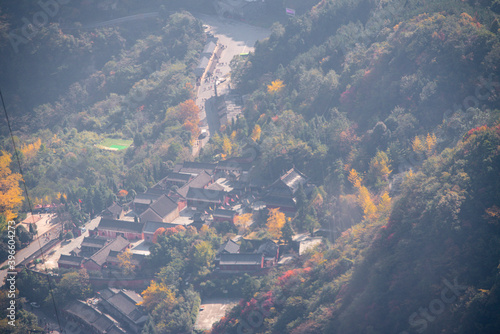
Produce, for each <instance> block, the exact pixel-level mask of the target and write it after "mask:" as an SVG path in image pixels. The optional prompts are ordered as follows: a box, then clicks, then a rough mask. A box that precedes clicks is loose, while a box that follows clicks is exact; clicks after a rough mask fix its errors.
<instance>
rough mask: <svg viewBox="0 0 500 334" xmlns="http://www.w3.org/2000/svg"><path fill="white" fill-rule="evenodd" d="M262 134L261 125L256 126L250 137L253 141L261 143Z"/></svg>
mask: <svg viewBox="0 0 500 334" xmlns="http://www.w3.org/2000/svg"><path fill="white" fill-rule="evenodd" d="M261 132H262V129H261V128H260V125H259V124H255V126H254V127H253V130H252V135H251V136H250V138H252V140H253V141H255V142H256V141H259V139H260V133H261Z"/></svg>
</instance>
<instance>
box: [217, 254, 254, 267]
mask: <svg viewBox="0 0 500 334" xmlns="http://www.w3.org/2000/svg"><path fill="white" fill-rule="evenodd" d="M262 258H263V256H262V254H257V253H236V254H227V253H222V254H221V255H220V265H260V264H261V263H262Z"/></svg>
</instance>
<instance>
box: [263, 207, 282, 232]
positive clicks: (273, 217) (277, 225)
mask: <svg viewBox="0 0 500 334" xmlns="http://www.w3.org/2000/svg"><path fill="white" fill-rule="evenodd" d="M285 222H286V219H285V214H284V213H283V212H281V211H280V209H279V208H276V209H269V217H268V218H267V229H268V230H269V233H270V234H271V235H272V237H273V238H275V239H280V238H281V229H282V228H283V226H284V225H285Z"/></svg>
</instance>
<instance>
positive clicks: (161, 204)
mask: <svg viewBox="0 0 500 334" xmlns="http://www.w3.org/2000/svg"><path fill="white" fill-rule="evenodd" d="M177 217H179V208H178V206H177V203H176V202H175V201H174V200H172V199H171V198H170V197H168V196H165V195H161V196H160V197H159V198H158V199H157V200H156V201H154V202H153V203H152V204H150V205H149V207H148V208H147V209H146V210H145V211H144V212H143V213H141V214H140V215H139V221H141V222H143V223H144V222H147V221H161V222H164V223H170V222H172V221H173V220H175V219H176V218H177Z"/></svg>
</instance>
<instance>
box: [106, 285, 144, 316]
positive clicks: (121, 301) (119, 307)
mask: <svg viewBox="0 0 500 334" xmlns="http://www.w3.org/2000/svg"><path fill="white" fill-rule="evenodd" d="M100 295H101V297H102V298H103V299H104V300H106V301H107V302H108V303H109V305H110V306H111V307H112V308H114V309H115V310H116V311H118V312H119V313H121V314H122V315H124V316H125V317H127V318H129V319H130V320H132V321H133V322H135V323H142V322H145V321H146V320H147V315H146V314H145V313H144V312H143V311H142V310H141V309H140V308H139V307H137V305H136V304H137V303H139V302H142V300H143V299H142V297H141V296H140V295H139V294H137V293H135V292H134V291H130V290H118V291H116V289H113V290H108V291H101V292H100Z"/></svg>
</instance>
